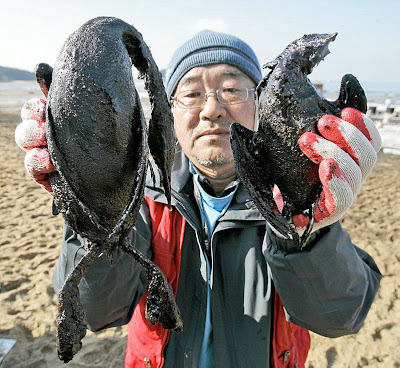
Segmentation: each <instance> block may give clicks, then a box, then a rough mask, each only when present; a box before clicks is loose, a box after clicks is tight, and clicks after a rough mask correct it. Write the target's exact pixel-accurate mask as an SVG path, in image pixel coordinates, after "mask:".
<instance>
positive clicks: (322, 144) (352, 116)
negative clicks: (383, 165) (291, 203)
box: [293, 108, 381, 231]
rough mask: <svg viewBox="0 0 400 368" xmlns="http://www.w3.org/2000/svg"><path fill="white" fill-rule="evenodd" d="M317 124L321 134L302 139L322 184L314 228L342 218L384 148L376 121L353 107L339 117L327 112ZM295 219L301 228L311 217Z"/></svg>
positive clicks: (305, 136)
mask: <svg viewBox="0 0 400 368" xmlns="http://www.w3.org/2000/svg"><path fill="white" fill-rule="evenodd" d="M317 126H318V131H319V133H320V134H321V135H322V137H321V136H319V135H317V134H314V133H310V132H306V133H304V134H303V135H302V136H301V137H300V140H299V146H300V148H301V150H302V151H303V152H304V153H305V154H306V155H307V156H308V157H309V158H310V159H311V160H312V161H313V162H314V163H315V164H317V165H318V166H319V178H320V181H321V183H322V192H321V195H320V197H319V198H318V200H317V203H316V206H315V216H314V219H315V223H314V227H313V231H315V230H317V229H319V228H322V227H325V226H328V225H330V224H332V223H334V222H336V221H338V220H339V219H340V218H342V216H343V215H344V214H345V212H346V211H347V210H348V209H349V208H350V206H351V205H352V203H353V201H354V199H355V198H356V196H357V194H358V193H359V191H360V188H361V186H362V184H363V182H364V180H365V178H366V177H367V176H368V175H369V173H370V172H371V170H372V168H373V167H374V165H375V162H376V159H377V152H378V151H379V149H380V147H381V138H380V136H379V132H378V130H377V128H376V126H375V124H374V122H373V121H372V120H371V119H370V118H369V117H368V116H366V115H365V114H362V113H361V112H360V111H358V110H355V109H352V108H346V109H344V110H342V112H341V115H340V118H338V117H336V116H333V115H324V116H323V117H322V118H321V119H320V120H319V121H318V124H317ZM293 222H294V224H295V226H296V228H298V229H299V230H300V231H301V229H303V228H304V227H305V226H306V225H307V223H308V218H307V217H305V216H303V215H297V216H294V218H293Z"/></svg>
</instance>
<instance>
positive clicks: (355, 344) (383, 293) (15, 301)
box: [0, 109, 400, 368]
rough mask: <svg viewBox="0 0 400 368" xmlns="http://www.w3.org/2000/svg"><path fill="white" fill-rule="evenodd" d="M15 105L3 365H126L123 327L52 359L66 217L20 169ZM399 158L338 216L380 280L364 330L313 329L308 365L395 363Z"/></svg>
mask: <svg viewBox="0 0 400 368" xmlns="http://www.w3.org/2000/svg"><path fill="white" fill-rule="evenodd" d="M18 122H19V116H18V113H17V112H16V111H15V109H1V110H0V149H1V151H0V157H1V160H0V168H1V170H0V188H1V197H0V228H1V232H0V249H1V252H0V283H1V293H0V315H1V319H0V338H11V339H15V340H17V343H16V344H15V346H14V347H13V348H12V349H11V351H10V352H9V353H8V354H7V356H6V357H5V359H4V361H3V363H2V365H1V367H4V368H11V367H12V368H20V367H21V368H22V367H23V368H27V367H40V368H42V367H49V368H53V367H65V366H67V367H90V368H93V367H123V360H124V351H125V344H126V333H127V329H126V327H120V328H112V329H109V330H107V331H103V332H100V333H92V332H88V335H87V337H85V339H84V340H83V348H82V350H81V351H80V352H79V353H78V354H77V355H76V356H75V358H74V359H73V361H72V362H70V363H68V364H67V365H65V364H63V363H62V362H61V361H59V360H58V358H57V353H56V345H55V316H56V295H55V294H54V291H53V288H52V284H51V275H52V269H53V266H54V264H55V261H56V259H57V257H58V252H59V248H60V238H61V230H62V223H63V220H62V218H61V216H52V215H51V202H52V199H51V197H50V196H49V195H48V194H47V193H46V192H45V191H44V190H43V189H41V188H40V187H39V186H38V185H36V184H35V183H34V182H33V181H32V180H31V179H30V178H29V177H28V175H27V174H26V173H25V170H24V167H23V160H24V152H23V151H22V150H20V149H19V148H18V147H17V146H16V144H15V143H14V130H15V127H16V125H17V124H18ZM399 183H400V156H394V155H383V154H381V155H380V156H379V159H378V163H377V165H376V168H375V169H374V171H373V173H372V174H371V175H370V176H369V177H368V178H367V180H366V182H365V185H364V187H363V189H362V191H361V193H360V195H359V197H358V198H357V200H356V202H355V203H354V205H353V206H352V208H351V209H350V211H349V212H348V213H347V214H346V216H345V217H344V219H343V225H344V227H345V228H346V229H347V230H348V231H349V232H350V234H351V236H352V239H353V241H354V242H355V244H357V245H358V246H360V247H361V248H363V249H365V250H366V251H368V252H369V253H370V254H371V255H373V257H374V258H375V261H376V262H377V264H378V266H379V267H380V269H381V272H382V273H383V275H384V277H383V280H382V286H381V289H380V291H379V294H378V296H377V299H376V301H375V303H374V305H373V306H372V309H371V311H370V314H369V315H368V318H367V320H366V322H365V325H364V326H363V328H362V329H361V331H360V332H359V333H358V334H356V335H352V336H346V337H341V338H337V339H328V338H324V337H321V336H317V335H315V334H312V348H311V352H310V354H309V358H308V360H307V364H306V366H307V367H308V368H311V367H313V368H325V367H330V368H331V367H338V368H339V367H340V368H344V367H349V368H353V367H364V366H369V367H400V351H399V349H398V346H399V345H400V325H399V319H400V318H399V317H400V303H399V298H398V296H399V295H398V288H399V283H400V267H399V264H400V263H399V261H400V257H399V255H398V251H397V249H396V244H398V239H399V236H400V211H399V208H400V190H399V188H400V184H399Z"/></svg>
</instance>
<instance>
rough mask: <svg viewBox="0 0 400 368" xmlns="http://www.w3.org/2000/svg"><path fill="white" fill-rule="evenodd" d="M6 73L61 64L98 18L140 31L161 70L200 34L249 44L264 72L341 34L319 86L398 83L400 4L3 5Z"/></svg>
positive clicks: (355, 0) (0, 54) (312, 0)
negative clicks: (300, 46) (72, 39)
mask: <svg viewBox="0 0 400 368" xmlns="http://www.w3.org/2000/svg"><path fill="white" fill-rule="evenodd" d="M0 14H1V21H0V66H9V67H15V68H19V69H25V70H29V71H32V70H33V68H34V66H35V65H36V64H37V63H39V62H46V63H48V64H50V65H54V62H55V59H56V57H57V55H58V53H59V52H60V50H61V47H62V44H63V43H64V41H65V40H66V38H67V37H68V36H69V35H70V34H71V33H72V32H74V31H75V30H76V29H77V28H78V27H80V26H81V25H82V24H83V23H85V22H86V21H88V20H89V19H91V18H94V17H97V16H114V17H118V18H121V19H122V20H124V21H125V22H127V23H130V24H132V25H133V26H135V27H136V28H137V29H138V30H139V32H141V33H142V35H143V38H144V40H145V42H146V43H147V44H148V45H149V47H150V49H151V51H152V53H153V57H154V59H155V61H156V63H157V64H158V66H159V68H160V69H164V68H166V67H167V65H168V62H169V59H170V58H171V56H172V53H173V51H174V50H175V48H176V47H178V46H180V45H181V44H182V43H183V42H185V41H186V40H187V39H188V38H190V37H191V36H193V35H194V34H195V33H197V32H198V31H200V30H203V29H213V30H216V31H221V32H226V33H232V34H234V35H236V36H238V37H240V38H242V39H243V40H245V41H246V42H247V43H248V44H249V45H250V46H251V47H252V48H253V49H254V51H255V53H256V54H257V56H258V58H259V60H260V63H261V65H263V64H265V63H266V62H268V61H271V60H273V59H274V58H275V56H276V55H278V54H279V53H280V52H281V51H282V50H283V49H284V48H285V46H286V45H287V44H288V43H290V42H291V41H293V40H295V39H297V38H299V37H301V36H302V35H303V34H305V33H334V32H338V33H339V34H338V36H337V38H336V41H335V42H333V43H332V44H331V46H330V50H331V54H329V55H328V56H327V57H326V58H325V60H324V61H323V62H321V63H320V65H319V66H318V67H316V68H315V70H314V72H313V73H312V74H311V76H310V79H311V80H313V81H320V82H324V81H329V80H340V79H341V77H342V75H344V74H346V73H352V74H354V75H355V76H356V77H357V78H358V79H359V80H360V81H361V82H363V81H378V82H390V81H394V82H399V81H400V72H399V66H398V65H399V60H400V0H377V1H372V0H331V1H326V0H309V1H307V0H274V1H272V0H254V1H251V0H247V1H245V0H231V1H224V0H223V1H218V0H202V1H190V0H187V1H176V0H169V1H162V0H114V1H103V0H80V1H78V0H68V1H62V0H57V1H55V0H51V1H50V0H35V1H33V0H29V1H28V0H12V1H11V0H0Z"/></svg>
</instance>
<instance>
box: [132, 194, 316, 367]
mask: <svg viewBox="0 0 400 368" xmlns="http://www.w3.org/2000/svg"><path fill="white" fill-rule="evenodd" d="M146 202H147V204H148V206H149V211H150V217H151V221H152V229H153V238H152V248H153V262H154V263H155V264H157V265H158V266H159V267H160V269H161V270H162V271H163V272H164V274H165V276H166V277H167V280H168V282H169V283H170V284H171V286H172V288H173V290H174V293H175V295H176V293H177V290H178V281H179V270H180V261H181V250H182V244H183V237H184V233H185V225H186V220H185V219H184V218H183V216H182V215H181V214H180V213H179V212H178V211H177V210H176V209H173V210H172V211H170V210H169V209H168V207H167V206H166V205H164V204H162V203H158V202H155V201H153V200H152V199H150V198H148V197H146ZM146 297H147V294H146V295H144V296H143V297H142V299H141V300H140V302H139V304H138V305H137V306H136V308H135V310H134V312H133V315H132V319H131V321H130V322H129V324H128V329H129V331H128V343H127V347H126V355H125V368H137V367H139V368H140V367H145V368H147V367H151V368H155V367H157V368H158V367H162V366H163V365H164V348H165V347H166V345H167V343H168V338H169V334H170V331H169V330H165V329H163V328H162V326H161V324H160V323H157V324H156V325H155V326H153V325H151V324H150V323H149V322H148V321H147V320H146V318H145V317H144V311H145V305H146ZM273 311H274V313H273V318H274V321H273V340H272V356H271V365H272V366H273V367H274V368H278V367H282V368H283V367H284V368H288V367H295V368H301V367H304V364H305V361H306V358H307V354H308V350H309V348H310V334H309V332H308V330H306V329H303V328H301V327H299V326H297V325H294V324H292V323H289V322H287V321H286V316H285V312H284V310H283V305H282V302H281V299H280V298H279V296H278V294H277V292H276V291H275V297H274V308H273Z"/></svg>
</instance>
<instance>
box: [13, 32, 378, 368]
mask: <svg viewBox="0 0 400 368" xmlns="http://www.w3.org/2000/svg"><path fill="white" fill-rule="evenodd" d="M260 79H261V70H260V67H259V63H258V61H257V58H256V56H255V54H254V52H253V51H252V50H251V48H250V47H249V46H248V45H247V44H245V43H244V42H243V41H241V40H240V39H238V38H236V37H234V36H231V35H227V34H223V33H216V32H209V31H204V32H201V33H199V34H197V35H196V36H195V37H193V38H192V39H190V40H189V41H188V42H186V43H185V44H184V45H183V46H181V47H180V48H179V49H178V50H177V51H176V52H175V54H174V56H173V58H172V61H171V63H170V65H169V68H168V70H167V76H166V91H167V94H168V97H170V98H171V103H172V110H173V115H174V125H175V132H176V137H177V141H178V145H177V150H176V157H175V161H174V166H173V172H172V188H173V198H172V205H173V210H172V211H169V210H168V208H167V206H166V198H165V196H164V193H163V190H162V185H161V183H160V182H158V183H157V184H156V185H154V184H153V181H152V179H150V180H149V183H148V185H147V186H146V192H145V195H146V201H145V202H144V203H143V205H142V208H141V211H140V215H139V217H138V220H137V223H136V226H135V228H134V229H133V231H132V233H131V240H132V244H133V245H134V246H135V247H137V248H138V249H140V250H141V251H142V252H144V253H146V254H147V255H148V256H152V258H153V260H154V262H155V263H156V264H158V265H159V266H160V268H161V269H162V270H163V271H164V272H165V273H166V276H167V278H168V281H169V282H170V283H171V285H172V286H173V289H174V292H175V294H176V299H177V304H178V306H179V308H180V310H181V314H182V317H183V320H184V330H183V332H182V333H180V334H176V333H170V332H169V331H166V330H163V329H162V327H161V326H159V324H158V325H156V326H151V325H150V324H149V323H148V322H147V321H146V319H145V317H144V305H145V296H144V295H145V292H146V289H147V281H146V275H145V271H144V270H143V269H142V268H141V267H140V266H139V265H138V264H136V263H135V262H134V261H133V260H132V259H131V258H130V257H127V256H126V255H124V254H123V253H122V252H120V251H118V250H117V251H116V254H115V257H114V267H111V266H110V264H109V262H108V260H107V259H106V257H105V256H104V255H101V256H100V257H99V258H98V259H97V260H96V261H95V263H94V264H93V265H92V266H91V267H90V268H89V269H88V270H87V272H86V274H85V275H84V278H83V280H82V282H81V284H80V294H81V301H82V304H83V306H84V308H85V313H86V317H87V321H88V325H89V327H90V329H92V330H94V331H97V330H100V329H104V328H108V327H113V326H118V325H122V324H126V323H129V336H128V345H127V351H126V359H125V366H126V367H141V366H143V367H146V366H147V367H161V366H163V367H224V368H225V367H279V366H282V367H283V366H284V367H301V366H304V361H305V359H306V356H307V351H308V348H309V335H308V331H307V329H308V330H312V331H314V332H316V333H319V334H321V335H325V336H329V337H336V336H341V335H345V334H350V333H355V332H357V331H358V330H359V329H360V327H361V326H362V323H363V321H364V319H365V317H366V315H367V312H368V310H369V308H370V306H371V304H372V301H373V299H374V296H375V294H376V292H377V289H378V286H379V281H380V277H381V276H380V273H379V270H378V268H377V266H376V265H375V263H374V261H373V260H372V258H371V257H370V256H369V255H368V254H366V253H365V252H364V251H362V250H361V249H359V248H357V247H355V246H354V245H353V244H352V243H351V241H350V238H349V236H348V235H347V233H346V232H345V231H344V230H343V229H342V228H341V225H340V223H339V221H338V220H339V219H340V218H341V217H342V216H343V214H344V213H345V211H346V210H347V209H348V207H349V206H350V204H351V202H352V200H354V198H355V196H356V195H357V192H358V190H359V187H360V185H361V183H362V181H363V179H364V178H365V176H366V175H367V174H368V172H369V171H370V170H371V169H372V166H373V165H374V163H375V161H376V151H377V150H378V149H379V145H380V143H379V135H378V134H377V132H376V130H374V129H375V128H374V126H373V124H371V122H370V121H368V119H367V118H366V117H363V116H362V115H361V113H359V112H357V111H351V112H350V115H349V116H348V120H349V122H350V123H351V124H350V123H347V122H346V121H343V120H340V119H337V118H334V117H329V116H325V117H324V118H323V119H321V122H320V123H319V124H320V125H321V130H324V129H323V128H324V127H325V128H326V129H325V130H329V131H332V130H334V132H335V134H334V138H332V139H331V140H329V139H323V138H321V137H320V138H318V139H317V140H318V144H315V142H316V140H315V139H314V138H315V137H312V136H310V135H309V134H308V133H307V134H306V135H304V136H302V140H301V147H302V149H303V151H304V152H305V153H306V154H307V155H308V156H309V157H310V158H311V159H313V160H314V161H315V162H317V163H318V164H320V167H321V170H320V179H321V182H322V183H323V184H324V189H323V195H321V199H320V201H319V203H318V211H317V214H316V216H315V217H316V226H315V231H314V232H313V234H312V236H311V239H310V241H309V242H310V250H309V251H299V250H298V249H296V247H295V246H294V244H293V241H292V240H291V239H283V238H282V237H280V236H279V235H277V234H276V233H275V231H274V229H273V228H272V227H271V226H270V225H268V224H266V221H265V220H264V219H263V218H262V216H261V215H260V213H259V212H258V210H257V209H256V207H255V206H254V203H253V202H252V200H251V199H250V197H249V195H248V194H247V192H246V190H245V188H244V187H243V184H242V183H241V182H240V180H239V179H238V178H237V175H236V172H235V166H234V161H233V155H232V151H231V148H230V143H229V126H230V124H231V123H232V122H240V123H241V124H243V125H244V126H246V127H247V128H249V129H253V128H254V126H255V122H256V117H257V107H256V102H255V98H254V93H253V91H254V87H255V86H256V85H257V83H258V82H259V80H260ZM27 115H29V117H31V118H32V116H33V115H32V112H29V111H28V113H27ZM24 116H25V115H24ZM36 120H38V119H36ZM29 124H30V126H32V121H31V122H30V123H28V122H27V121H25V122H23V123H22V124H21V126H20V127H19V128H18V129H17V133H16V137H17V141H18V142H19V144H20V145H21V146H23V147H25V148H26V147H28V146H29V147H30V148H32V146H33V147H34V148H33V149H30V151H29V152H28V154H27V158H26V167H27V170H28V171H29V172H30V173H31V175H32V176H33V177H34V179H35V180H36V181H38V182H40V183H41V184H42V185H43V186H44V187H45V188H46V189H47V190H48V191H50V190H51V187H50V186H49V184H48V180H47V176H46V175H47V173H48V172H51V171H52V170H54V168H53V167H52V166H51V164H50V162H49V159H48V153H47V152H46V150H44V149H43V148H38V147H39V146H43V145H44V144H45V142H44V139H45V137H44V130H43V125H44V123H43V122H42V123H40V122H39V123H38V122H37V121H36V122H35V121H34V124H36V125H35V127H34V128H33V132H34V133H32V132H31V133H26V132H27V131H29V129H31V128H29V129H28V128H26V126H27V125H29ZM355 124H358V126H359V127H360V129H362V130H363V132H364V134H363V133H361V130H359V129H356V128H354V125H355ZM40 127H41V128H40ZM40 131H42V133H40ZM18 132H19V133H18ZM21 132H24V134H21ZM349 132H351V134H350V133H349ZM19 136H24V138H23V139H20V138H18V137H19ZM26 136H28V137H30V138H29V139H27V138H26ZM366 136H367V137H368V138H369V139H367V138H366ZM32 137H35V138H34V139H33V138H32ZM38 137H39V140H40V144H39V143H37V144H36V143H33V144H32V139H33V140H36V141H37V138H38ZM27 141H29V144H28V143H26V142H27ZM35 146H36V147H35ZM339 146H340V148H339ZM332 160H334V161H332ZM350 161H351V162H350ZM332 162H334V163H335V165H334V169H333V166H332V165H329V164H332ZM324 168H325V169H324ZM326 168H329V169H326ZM288 175H290V173H288ZM294 180H295V178H294ZM343 193H347V194H345V195H344V194H343ZM349 193H350V196H351V200H350V201H349V200H348V196H349ZM346 197H347V199H344V198H346ZM278 198H279V196H278V195H277V201H278V202H279V200H278ZM301 220H302V219H296V221H295V223H296V225H298V226H299V231H301V224H302V221H301ZM84 253H85V250H84V245H83V239H82V238H81V237H80V236H79V235H77V234H75V233H74V232H73V230H72V229H71V228H69V227H68V226H67V225H66V226H65V228H64V233H63V245H62V249H61V254H60V258H59V260H58V262H57V264H56V267H55V271H54V276H53V283H54V287H55V290H56V291H58V290H59V289H60V288H61V286H62V284H63V281H64V280H65V278H66V276H67V275H68V273H69V272H70V270H71V269H72V268H73V267H74V266H75V264H76V263H77V262H78V261H79V259H80V257H81V256H82V255H83V254H84ZM282 304H283V306H284V308H285V309H283V307H282ZM287 321H288V322H287Z"/></svg>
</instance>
